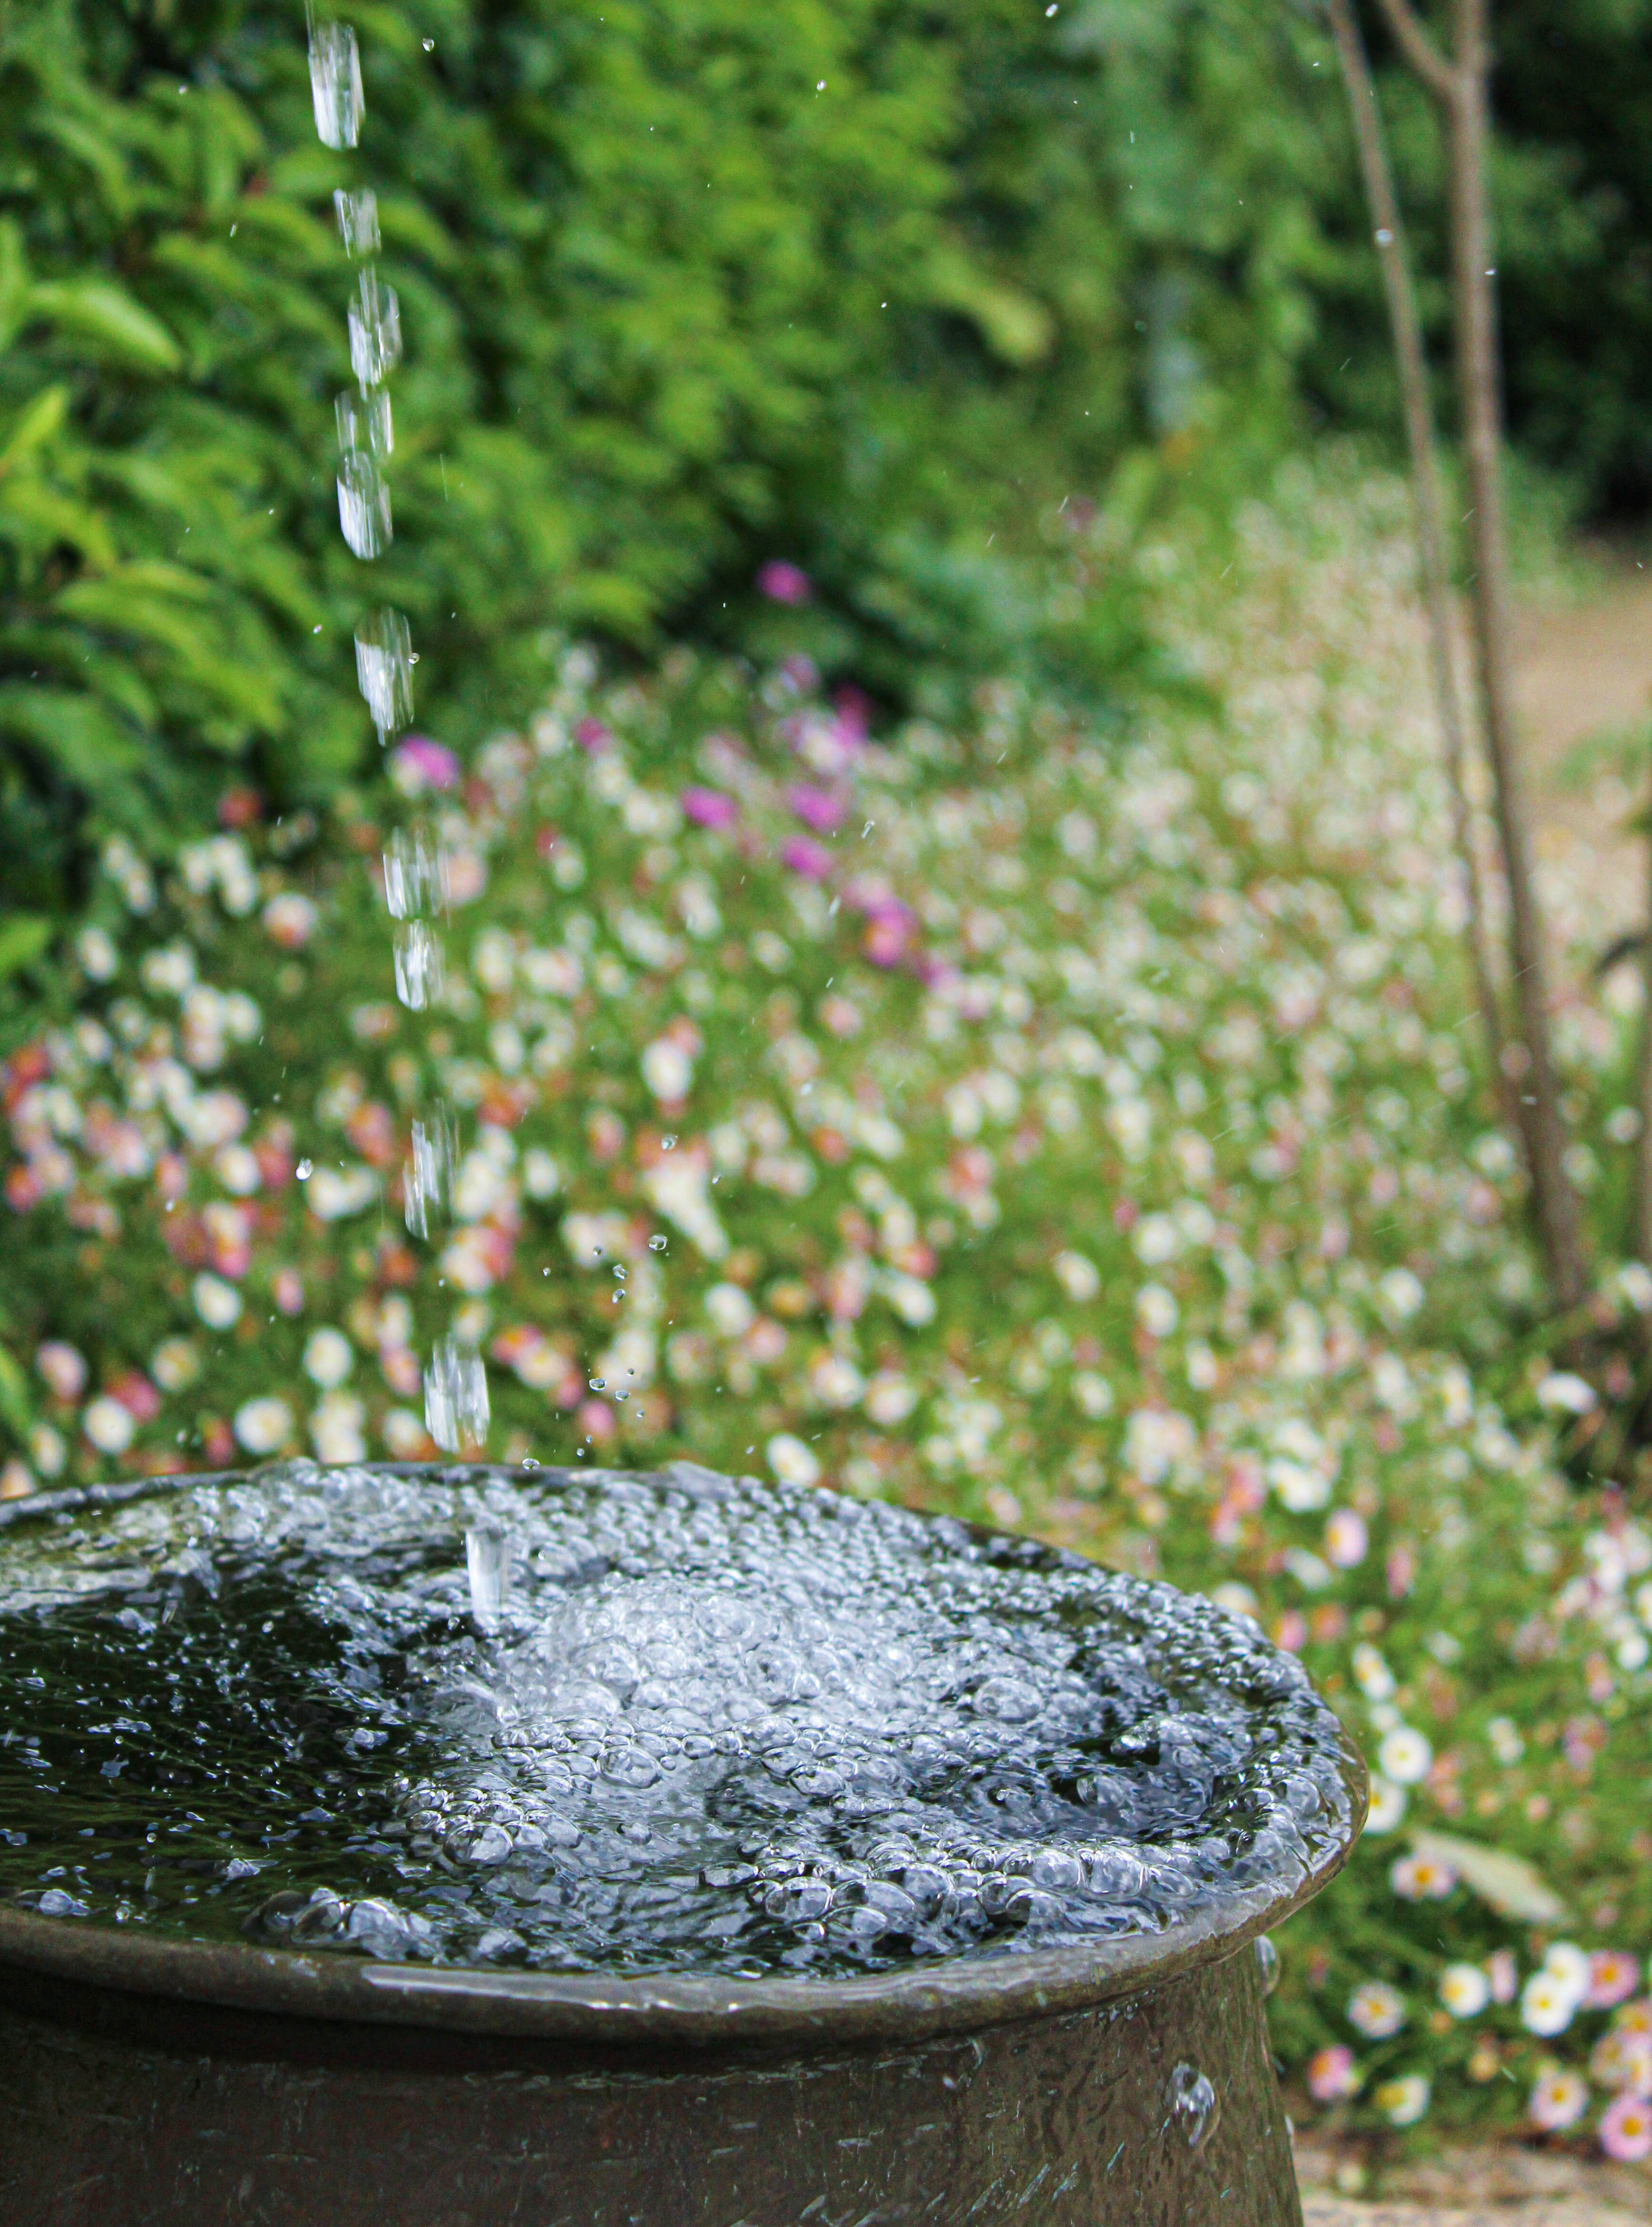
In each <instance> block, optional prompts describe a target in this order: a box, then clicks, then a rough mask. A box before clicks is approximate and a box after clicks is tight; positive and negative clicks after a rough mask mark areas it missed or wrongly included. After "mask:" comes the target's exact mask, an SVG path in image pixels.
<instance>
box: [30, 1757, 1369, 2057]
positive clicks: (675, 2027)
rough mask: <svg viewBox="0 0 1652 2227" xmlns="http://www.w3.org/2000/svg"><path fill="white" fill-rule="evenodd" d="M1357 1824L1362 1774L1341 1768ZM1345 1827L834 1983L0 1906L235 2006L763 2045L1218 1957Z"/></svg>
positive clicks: (833, 2038)
mask: <svg viewBox="0 0 1652 2227" xmlns="http://www.w3.org/2000/svg"><path fill="white" fill-rule="evenodd" d="M1346 1777H1347V1783H1348V1784H1349V1791H1350V1794H1352V1795H1353V1796H1355V1806H1356V1811H1357V1814H1358V1815H1359V1816H1360V1819H1361V1822H1362V1821H1363V1811H1364V1797H1365V1774H1364V1771H1363V1769H1362V1768H1361V1767H1359V1766H1358V1764H1357V1759H1356V1758H1354V1759H1352V1760H1351V1762H1350V1766H1349V1769H1348V1771H1347V1773H1346ZM1356 1837H1357V1834H1356V1833H1355V1834H1353V1835H1350V1836H1349V1843H1348V1847H1343V1848H1341V1849H1339V1850H1338V1851H1337V1852H1336V1854H1335V1855H1334V1856H1333V1857H1331V1858H1330V1860H1328V1861H1327V1862H1325V1863H1324V1865H1322V1866H1320V1868H1319V1869H1318V1870H1317V1871H1316V1872H1314V1873H1312V1874H1311V1876H1310V1877H1308V1878H1307V1879H1304V1880H1303V1881H1302V1883H1301V1884H1300V1886H1298V1887H1297V1888H1295V1889H1294V1890H1292V1892H1288V1893H1285V1894H1280V1893H1278V1892H1274V1893H1269V1892H1267V1891H1266V1890H1265V1889H1257V1888H1253V1889H1251V1890H1249V1891H1247V1892H1243V1893H1236V1894H1233V1895H1230V1896H1227V1897H1217V1898H1213V1900H1212V1901H1211V1902H1210V1903H1209V1904H1207V1905H1204V1906H1203V1907H1202V1908H1201V1909H1200V1910H1199V1911H1197V1912H1196V1913H1195V1914H1194V1915H1193V1916H1192V1917H1191V1918H1190V1919H1189V1920H1188V1921H1187V1923H1186V1924H1182V1925H1177V1926H1173V1927H1171V1928H1170V1930H1167V1931H1166V1932H1164V1933H1132V1934H1121V1935H1119V1936H1118V1937H1116V1938H1114V1939H1112V1940H1109V1941H1105V1942H1085V1943H1073V1944H1069V1945H1068V1946H1065V1947H1062V1948H1055V1949H1034V1950H1028V1951H1025V1952H1014V1951H1011V1952H1005V1953H1000V1954H999V1955H998V1956H973V1957H972V1956H960V1957H954V1958H948V1959H945V1960H941V1961H940V1962H936V1963H934V1964H931V1965H925V1966H923V1967H922V1968H919V1969H914V1970H912V1971H909V1972H895V1973H887V1972H886V1973H875V1974H869V1975H867V1976H866V1977H865V1978H864V1979H848V1980H826V1979H822V1980H726V1979H721V1978H713V1977H706V1978H698V1977H696V1976H695V1975H692V1974H679V1973H672V1974H661V1975H658V1976H651V1975H647V1974H644V1975H639V1976H637V1977H635V1978H631V1979H619V1978H609V1977H608V1976H606V1975H601V1974H593V1973H571V1974H561V1973H552V1972H524V1971H486V1970H478V1969H475V1968H474V1967H471V1966H469V1965H452V1966H448V1965H439V1964H393V1963H374V1962H369V1961H368V1960H367V1959H366V1958H358V1957H355V1956H348V1955H345V1954H341V1953H337V1952H333V1953H323V1954H322V1955H320V1956H314V1955H306V1954H304V1953H303V1952H301V1951H298V1950H296V1949H256V1948H252V1947H249V1946H242V1945H241V1944H240V1943H234V1942H223V1943H219V1942H191V1941H177V1940H168V1939H158V1938H156V1937H144V1936H142V1935H140V1934H137V1933H122V1932H118V1931H116V1930H115V1929H113V1928H112V1927H110V1926H106V1925H92V1924H86V1925H82V1924H80V1922H79V1921H78V1920H76V1919H73V1918H40V1917H37V1916H35V1914H34V1913H33V1912H31V1911H22V1910H0V1970H3V1969H5V1968H6V1967H8V1966H10V1967H11V1968H13V1969H16V1968H20V1967H21V1968H22V1969H27V1970H29V1971H32V1972H35V1973H39V1974H41V1975H44V1976H47V1977H49V1978H54V1979H58V1980H63V1981H71V1982H75V1983H78V1984H79V1985H80V1986H83V1987H90V1988H99V1989H105V1990H107V1989H113V1990H116V1991H117V1992H118V1993H120V1994H130V1995H138V1996H150V1997H156V1996H158V1997H163V1998H165V1999H168V2000H172V2001H183V2002H195V2003H201V2004H207V2005H211V2006H213V2007H217V2008H220V2009H226V2010H239V2011H250V2012H254V2013H264V2014H265V2015H270V2016H272V2017H274V2018H275V2019H277V2020H281V2019H286V2018H292V2019H302V2020H324V2021H326V2022H328V2023H332V2024H342V2025H354V2026H400V2027H422V2028H427V2029H428V2028H436V2029H438V2030H440V2031H443V2032H460V2033H470V2034H480V2035H491V2036H497V2037H510V2038H513V2039H532V2040H539V2041H558V2042H564V2043H565V2042H573V2043H584V2044H587V2045H596V2046H602V2047H614V2046H619V2047H625V2046H627V2045H632V2046H641V2045H647V2046H648V2047H650V2048H657V2047H666V2048H675V2049H688V2050H706V2051H718V2050H724V2051H727V2050H739V2049H745V2048H756V2049H761V2050H763V2051H765V2052H769V2051H772V2050H774V2049H775V2048H776V2047H785V2046H788V2045H790V2046H794V2047H800V2048H808V2047H812V2046H818V2045H820V2044H821V2043H846V2042H876V2041H889V2040H902V2039H907V2040H912V2039H924V2038H928V2037H929V2036H932V2035H937V2034H943V2033H968V2032H974V2031H976V2030H978V2029H979V2028H981V2027H983V2026H1001V2025H1007V2024H1011V2023H1013V2022H1014V2021H1016V2020H1023V2019H1028V2018H1041V2017H1050V2016H1055V2015H1057V2014H1059V2013H1063V2012H1070V2011H1081V2010H1088V2009H1092V2008H1096V2007H1100V2006H1101V2005H1103V2004H1106V2003H1108V2002H1112V2001H1115V2000H1119V1998H1120V1997H1124V1996H1133V1995H1139V1994H1145V1993H1146V1992H1147V1991H1148V1990H1150V1989H1151V1988H1157V1987H1159V1986H1161V1985H1162V1984H1163V1983H1164V1981H1167V1980H1171V1979H1175V1978H1177V1977H1178V1976H1180V1975H1182V1974H1183V1973H1187V1972H1191V1971H1195V1970H1197V1969H1200V1968H1202V1967H1203V1966H1205V1965H1208V1964H1215V1963H1220V1962H1221V1961H1222V1960H1223V1959H1224V1958H1226V1957H1228V1956H1233V1955H1234V1954H1235V1953H1236V1952H1237V1951H1238V1950H1240V1949H1242V1948H1243V1947H1244V1946H1245V1945H1246V1943H1248V1942H1251V1941H1253V1940H1254V1939H1255V1938H1256V1937H1258V1936H1259V1935H1260V1934H1263V1933H1266V1932H1268V1931H1270V1930H1272V1928H1273V1927H1274V1926H1276V1925H1278V1924H1280V1923H1281V1922H1282V1921H1283V1920H1284V1919H1285V1918H1288V1917H1289V1916H1290V1915H1291V1913H1292V1911H1295V1910H1297V1909H1298V1908H1299V1907H1300V1906H1301V1905H1302V1904H1304V1902H1307V1901H1308V1900H1309V1899H1310V1898H1311V1897H1312V1896H1314V1895H1315V1894H1317V1892H1319V1890H1320V1889H1321V1888H1322V1887H1323V1886H1324V1885H1325V1884H1326V1882H1327V1881H1328V1880H1330V1879H1332V1878H1333V1877H1334V1876H1335V1875H1336V1873H1337V1872H1338V1871H1340V1870H1341V1868H1342V1866H1343V1863H1344V1862H1345V1861H1346V1860H1347V1856H1348V1853H1349V1847H1352V1845H1353V1841H1354V1839H1355V1838H1356Z"/></svg>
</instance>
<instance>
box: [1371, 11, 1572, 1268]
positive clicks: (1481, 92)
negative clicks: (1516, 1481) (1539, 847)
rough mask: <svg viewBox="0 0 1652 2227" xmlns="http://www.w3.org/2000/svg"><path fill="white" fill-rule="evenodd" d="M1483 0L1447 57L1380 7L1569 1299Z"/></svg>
mask: <svg viewBox="0 0 1652 2227" xmlns="http://www.w3.org/2000/svg"><path fill="white" fill-rule="evenodd" d="M1487 4H1488V0H1456V11H1455V12H1456V53H1455V55H1454V57H1453V59H1452V60H1451V61H1450V62H1448V61H1446V60H1445V57H1444V56H1443V55H1442V54H1440V53H1439V51H1438V48H1436V47H1435V45H1434V43H1433V41H1432V39H1431V38H1430V36H1429V35H1428V33H1427V31H1426V29H1424V28H1423V25H1422V24H1421V22H1419V19H1418V17H1417V16H1415V15H1414V14H1413V11H1412V8H1411V5H1410V0H1381V8H1382V13H1383V16H1384V18H1385V20H1386V21H1387V24H1388V26H1389V28H1390V29H1391V30H1392V31H1393V33H1394V38H1395V41H1397V43H1398V45H1399V46H1400V50H1401V52H1402V53H1403V54H1405V56H1406V61H1408V62H1409V63H1410V64H1411V67H1413V70H1414V71H1415V72H1416V73H1417V75H1418V76H1419V78H1420V79H1421V80H1422V81H1423V83H1424V84H1425V85H1426V86H1427V87H1428V90H1429V91H1430V92H1431V93H1432V94H1433V96H1434V98H1435V100H1436V101H1437V103H1438V106H1439V109H1440V112H1441V115H1442V118H1443V119H1444V123H1445V135H1446V151H1447V164H1446V167H1447V170H1448V172H1449V175H1450V187H1451V299H1452V309H1453V319H1452V322H1453V324H1454V327H1455V331H1456V341H1457V392H1458V406H1459V409H1460V412H1461V414H1462V420H1463V424H1462V437H1463V448H1464V459H1465V462H1466V463H1467V467H1468V479H1469V492H1470V499H1471V501H1472V502H1473V506H1474V507H1473V509H1472V510H1471V511H1470V523H1471V526H1472V534H1471V537H1470V539H1471V546H1472V549H1473V552H1474V566H1475V571H1474V597H1473V603H1472V610H1473V617H1474V647H1475V666H1476V678H1477V682H1478V687H1479V698H1480V717H1481V727H1482V731H1483V735H1484V737H1485V745H1486V756H1487V757H1488V759H1489V763H1490V766H1491V778H1492V788H1493V795H1494V801H1495V805H1496V820H1497V833H1498V838H1499V840H1500V842H1501V845H1502V856H1503V871H1504V874H1505V876H1506V877H1507V881H1508V944H1509V958H1510V960H1511V961H1512V965H1513V972H1514V999H1515V1028H1514V1030H1513V1031H1512V1034H1511V1040H1510V1041H1509V1043H1508V1044H1507V1046H1506V1047H1505V1050H1504V1053H1503V1064H1504V1071H1505V1073H1506V1074H1507V1075H1508V1079H1509V1081H1510V1082H1511V1083H1512V1084H1513V1085H1514V1094H1515V1101H1516V1110H1517V1112H1518V1114H1519V1116H1520V1128H1521V1142H1522V1144H1523V1145H1524V1146H1525V1153H1526V1165H1527V1170H1528V1173H1529V1175H1530V1177H1531V1184H1532V1205H1533V1209H1534V1215H1535V1218H1536V1222H1537V1232H1538V1238H1539V1241H1540V1244H1541V1247H1542V1251H1543V1259H1544V1265H1545V1267H1546V1268H1547V1274H1548V1283H1549V1291H1550V1294H1551V1296H1552V1298H1553V1300H1554V1302H1555V1304H1556V1305H1558V1306H1559V1307H1560V1308H1561V1309H1562V1310H1563V1311H1567V1312H1570V1311H1572V1309H1574V1308H1576V1307H1578V1306H1580V1305H1582V1303H1583V1301H1584V1299H1585V1297H1586V1296H1587V1292H1588V1277H1587V1273H1586V1271H1585V1262H1584V1253H1583V1240H1582V1234H1581V1231H1580V1228H1579V1216H1578V1202H1577V1195H1576V1193H1575V1192H1574V1191H1573V1190H1572V1185H1571V1183H1570V1182H1569V1181H1568V1179H1567V1177H1566V1165H1565V1152H1566V1130H1565V1126H1564V1125H1563V1123H1562V1121H1561V1119H1560V1091H1559V1088H1558V1085H1557V1083H1556V1080H1555V1074H1554V1061H1553V1054H1552V1052H1551V1050H1550V1042H1549V1012H1548V996H1547V988H1546V985H1545V979H1544V977H1545V970H1544V960H1543V928H1542V920H1541V916H1540V909H1539V907H1538V903H1537V895H1536V891H1535V890H1534V888H1533V886H1532V870H1531V858H1530V855H1529V852H1528V847H1527V840H1526V829H1527V815H1526V807H1525V801H1524V797H1523V794H1522V784H1521V768H1520V759H1519V755H1518V750H1517V746H1516V742H1515V717H1514V700H1513V688H1512V685H1511V680H1510V673H1509V662H1510V660H1509V651H1508V568H1507V564H1506V558H1505V548H1506V541H1505V529H1504V521H1503V507H1502V400H1501V396H1500V393H1499V388H1498V379H1497V333H1496V293H1495V290H1494V288H1493V285H1492V279H1493V277H1494V276H1495V273H1494V271H1493V270H1492V268H1491V265H1490V260H1489V258H1490V252H1491V251H1490V226H1489V220H1488V216H1487V195H1486V175H1485V169H1486V80H1487V73H1488V69H1489V52H1488V48H1487V41H1486V10H1487Z"/></svg>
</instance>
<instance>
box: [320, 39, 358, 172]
mask: <svg viewBox="0 0 1652 2227" xmlns="http://www.w3.org/2000/svg"><path fill="white" fill-rule="evenodd" d="M309 93H310V99H311V101H312V102H313V103H314V105H315V110H316V131H317V132H319V134H320V135H321V140H322V145H323V146H324V147H354V144H355V143H356V140H357V137H359V135H360V130H361V114H362V106H363V103H362V99H361V57H360V53H359V52H358V51H357V48H356V43H355V33H354V31H353V30H352V29H351V28H350V26H349V25H348V23H317V24H316V26H315V28H314V29H313V30H312V31H311V32H310V35H309Z"/></svg>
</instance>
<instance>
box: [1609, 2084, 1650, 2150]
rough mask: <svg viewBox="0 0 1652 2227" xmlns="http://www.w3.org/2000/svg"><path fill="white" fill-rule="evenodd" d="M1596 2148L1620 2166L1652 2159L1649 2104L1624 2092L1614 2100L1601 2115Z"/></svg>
mask: <svg viewBox="0 0 1652 2227" xmlns="http://www.w3.org/2000/svg"><path fill="white" fill-rule="evenodd" d="M1600 2147H1602V2149H1604V2151H1605V2153H1606V2154H1607V2156H1608V2157H1609V2158H1616V2159H1617V2161H1618V2163H1619V2164H1620V2165H1636V2164H1638V2163H1639V2162H1640V2160H1642V2158H1644V2157H1652V2103H1649V2102H1648V2100H1647V2098H1646V2097H1645V2096H1637V2095H1636V2094H1635V2093H1634V2092H1633V2091H1632V2090H1627V2089H1626V2090H1624V2092H1623V2094H1622V2095H1621V2096H1616V2097H1615V2098H1614V2099H1613V2101H1612V2102H1611V2103H1609V2104H1608V2105H1607V2106H1606V2109H1604V2111H1603V2112H1602V2114H1601V2118H1600Z"/></svg>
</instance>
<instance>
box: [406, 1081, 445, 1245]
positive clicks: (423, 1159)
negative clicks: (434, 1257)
mask: <svg viewBox="0 0 1652 2227" xmlns="http://www.w3.org/2000/svg"><path fill="white" fill-rule="evenodd" d="M411 1145H412V1152H411V1158H409V1159H408V1161H407V1162H406V1164H405V1167H404V1169H403V1172H402V1215H403V1219H404V1220H405V1222H406V1224H407V1227H408V1228H409V1230H410V1231H411V1233H412V1235H414V1236H416V1237H425V1238H428V1237H429V1235H430V1234H431V1223H432V1222H435V1221H437V1220H438V1219H439V1218H440V1217H441V1216H444V1215H446V1214H448V1213H450V1212H451V1210H452V1204H453V1170H454V1164H455V1162H456V1160H457V1158H458V1152H459V1140H458V1132H457V1129H456V1126H455V1123H454V1120H453V1116H452V1114H451V1112H450V1110H449V1108H448V1106H447V1104H446V1103H445V1101H443V1100H442V1099H439V1098H438V1099H437V1101H436V1103H435V1105H434V1107H431V1110H430V1112H429V1114H427V1116H426V1117H425V1118H424V1120H417V1121H415V1122H414V1123H413V1127H412V1137H411Z"/></svg>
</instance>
